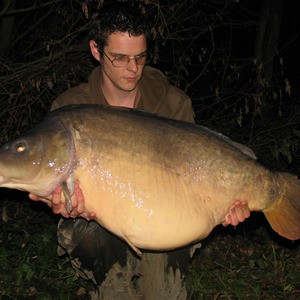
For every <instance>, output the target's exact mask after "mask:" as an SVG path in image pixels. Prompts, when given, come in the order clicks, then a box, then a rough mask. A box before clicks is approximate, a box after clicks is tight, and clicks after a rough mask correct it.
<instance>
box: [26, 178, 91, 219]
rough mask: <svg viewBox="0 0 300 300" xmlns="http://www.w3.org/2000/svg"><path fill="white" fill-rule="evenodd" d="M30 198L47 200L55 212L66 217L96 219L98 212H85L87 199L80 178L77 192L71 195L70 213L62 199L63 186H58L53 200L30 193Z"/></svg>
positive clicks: (76, 184) (76, 183)
mask: <svg viewBox="0 0 300 300" xmlns="http://www.w3.org/2000/svg"><path fill="white" fill-rule="evenodd" d="M29 198H30V199H31V200H33V201H43V202H46V203H47V204H48V205H49V206H50V207H51V208H52V211H53V213H55V214H61V215H62V216H63V217H65V218H77V217H83V218H85V219H87V220H92V219H95V217H96V214H95V213H94V212H91V213H87V212H85V200H84V195H83V192H82V189H81V188H80V186H79V183H78V180H77V181H75V192H74V195H72V197H71V202H72V211H71V212H70V213H68V211H67V207H66V204H65V202H64V201H63V200H62V187H61V186H60V187H58V188H57V189H56V190H55V191H54V192H53V194H52V199H51V200H46V199H43V198H41V197H39V196H36V195H33V194H29Z"/></svg>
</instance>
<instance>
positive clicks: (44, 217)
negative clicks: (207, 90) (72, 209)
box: [0, 193, 88, 300]
mask: <svg viewBox="0 0 300 300" xmlns="http://www.w3.org/2000/svg"><path fill="white" fill-rule="evenodd" d="M14 197H15V199H14V201H13V202H11V200H10V202H9V201H7V200H6V201H1V206H0V212H1V214H2V220H1V231H0V265H1V273H0V299H18V300H21V299H29V298H30V299H37V300H38V299H42V300H45V299H74V298H76V299H84V297H85V298H86V297H87V295H88V292H87V290H86V287H87V286H88V284H87V283H85V282H83V281H82V282H81V281H80V280H79V279H78V277H76V275H75V273H74V271H73V269H72V268H71V266H70V263H69V261H68V258H66V257H64V258H59V257H58V256H57V240H56V220H55V218H53V216H52V215H50V214H49V213H50V210H49V211H47V212H46V211H45V210H44V209H43V207H41V204H40V203H33V204H32V203H30V204H29V201H25V197H27V196H25V194H22V193H17V194H16V195H14ZM27 199H28V198H27ZM21 201H22V202H21ZM43 205H44V204H43ZM85 286H86V287H85ZM8 297H9V298H8Z"/></svg>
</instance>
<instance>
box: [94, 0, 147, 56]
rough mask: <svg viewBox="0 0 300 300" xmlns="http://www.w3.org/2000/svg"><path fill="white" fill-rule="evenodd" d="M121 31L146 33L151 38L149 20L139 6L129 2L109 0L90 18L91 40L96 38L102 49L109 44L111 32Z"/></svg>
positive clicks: (138, 34) (138, 33)
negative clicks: (108, 39)
mask: <svg viewBox="0 0 300 300" xmlns="http://www.w3.org/2000/svg"><path fill="white" fill-rule="evenodd" d="M116 31H120V32H128V33H129V34H130V35H132V36H140V35H145V36H146V39H147V40H148V39H149V35H150V27H149V23H148V20H147V18H146V16H145V15H144V14H142V12H141V11H140V9H138V8H137V7H135V6H133V5H130V4H128V3H122V2H116V1H107V4H106V3H104V4H103V6H101V7H100V8H98V10H97V12H96V13H94V14H93V15H92V17H91V20H90V32H89V36H90V40H94V41H95V42H96V43H97V46H98V48H99V50H100V51H103V50H104V46H106V45H107V38H108V36H109V35H110V34H112V33H114V32H116Z"/></svg>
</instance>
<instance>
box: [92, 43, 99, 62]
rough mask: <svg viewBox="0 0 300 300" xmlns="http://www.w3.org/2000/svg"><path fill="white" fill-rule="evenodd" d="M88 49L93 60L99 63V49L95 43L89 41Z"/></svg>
mask: <svg viewBox="0 0 300 300" xmlns="http://www.w3.org/2000/svg"><path fill="white" fill-rule="evenodd" d="M90 49H91V53H92V55H93V56H94V58H95V59H96V60H98V61H100V53H99V49H98V47H97V44H96V42H95V41H93V40H91V41H90Z"/></svg>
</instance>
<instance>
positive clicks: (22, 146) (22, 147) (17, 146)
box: [16, 143, 26, 153]
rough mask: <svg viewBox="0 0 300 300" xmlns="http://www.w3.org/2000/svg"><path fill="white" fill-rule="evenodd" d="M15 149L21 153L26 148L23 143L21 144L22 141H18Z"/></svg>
mask: <svg viewBox="0 0 300 300" xmlns="http://www.w3.org/2000/svg"><path fill="white" fill-rule="evenodd" d="M16 150H17V152H18V153H23V152H25V150H26V146H25V144H23V143H18V144H17V145H16Z"/></svg>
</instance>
